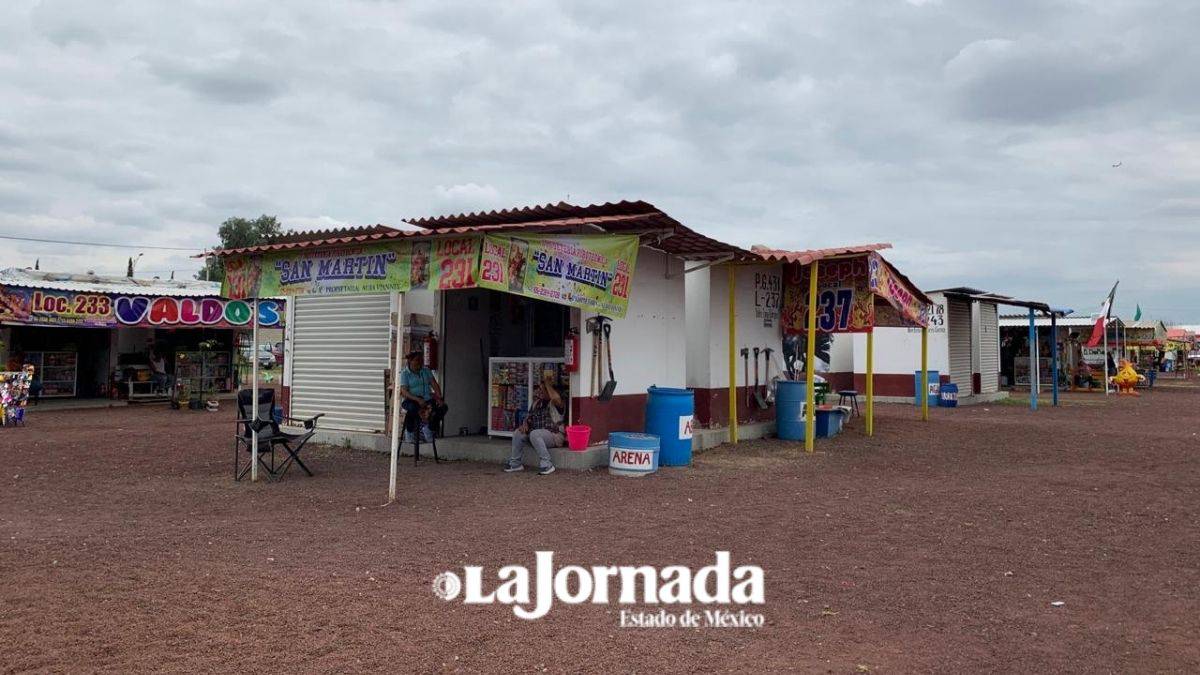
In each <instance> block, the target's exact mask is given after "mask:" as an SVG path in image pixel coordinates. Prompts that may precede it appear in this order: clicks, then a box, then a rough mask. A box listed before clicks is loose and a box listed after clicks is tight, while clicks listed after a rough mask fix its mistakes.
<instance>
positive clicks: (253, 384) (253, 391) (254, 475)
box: [200, 296, 258, 482]
mask: <svg viewBox="0 0 1200 675" xmlns="http://www.w3.org/2000/svg"><path fill="white" fill-rule="evenodd" d="M200 393H201V397H203V394H204V373H203V372H201V373H200ZM250 400H251V401H252V403H251V404H250V409H251V410H253V411H254V412H253V413H251V414H250V447H251V450H250V482H255V481H257V480H258V296H255V298H254V316H253V317H251V319H250Z"/></svg>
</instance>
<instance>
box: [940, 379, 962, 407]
mask: <svg viewBox="0 0 1200 675" xmlns="http://www.w3.org/2000/svg"><path fill="white" fill-rule="evenodd" d="M938 405H940V406H942V407H943V408H957V407H958V385H957V384H954V383H953V382H947V383H946V384H943V385H942V388H941V391H939V392H938Z"/></svg>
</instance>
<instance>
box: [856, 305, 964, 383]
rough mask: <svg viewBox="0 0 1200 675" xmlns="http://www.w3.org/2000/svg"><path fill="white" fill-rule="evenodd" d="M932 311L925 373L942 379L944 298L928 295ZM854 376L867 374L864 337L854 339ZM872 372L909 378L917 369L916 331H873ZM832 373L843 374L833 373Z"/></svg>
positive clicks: (945, 365) (946, 362)
mask: <svg viewBox="0 0 1200 675" xmlns="http://www.w3.org/2000/svg"><path fill="white" fill-rule="evenodd" d="M929 297H930V299H931V300H933V303H934V307H933V310H932V312H933V313H932V315H931V319H930V326H929V351H928V354H929V364H928V365H929V369H930V370H936V371H938V372H939V373H941V374H943V375H948V374H949V373H950V342H949V339H948V335H947V332H946V320H945V317H946V298H945V296H943V295H942V294H940V293H932V294H930V296H929ZM853 352H854V354H853V358H854V372H855V373H866V372H867V336H866V334H861V333H860V334H855V335H854V347H853ZM874 365H875V372H876V373H877V374H881V375H884V374H911V373H913V372H915V371H918V370H920V369H921V329H920V328H876V329H875V363H874ZM834 372H843V371H839V370H834Z"/></svg>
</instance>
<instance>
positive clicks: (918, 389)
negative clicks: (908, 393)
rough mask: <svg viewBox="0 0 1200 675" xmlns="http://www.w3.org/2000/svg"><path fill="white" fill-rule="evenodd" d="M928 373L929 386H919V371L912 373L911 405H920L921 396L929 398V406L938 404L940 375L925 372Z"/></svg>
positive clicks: (934, 372)
mask: <svg viewBox="0 0 1200 675" xmlns="http://www.w3.org/2000/svg"><path fill="white" fill-rule="evenodd" d="M925 372H927V373H929V386H928V387H922V386H921V371H919V370H917V371H914V372H913V405H916V406H918V407H919V406H920V405H921V394H922V393H924V394H925V395H927V396H929V405H931V406H936V405H937V404H938V382H939V381H940V380H941V374H940V373H938V371H936V370H927V371H925Z"/></svg>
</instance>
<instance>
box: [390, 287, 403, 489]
mask: <svg viewBox="0 0 1200 675" xmlns="http://www.w3.org/2000/svg"><path fill="white" fill-rule="evenodd" d="M403 309H404V294H402V293H396V321H395V324H394V330H395V331H396V345H395V352H396V356H395V359H393V361H392V466H391V470H390V471H389V472H388V503H389V504H390V503H392V502H394V501H396V470H397V469H396V468H397V467H398V466H399V464H400V369H401V368H402V366H401V364H402V363H403V362H404V355H403V354H401V353H400V352H401V351H402V350H403V349H404V319H403V317H404V313H403Z"/></svg>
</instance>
